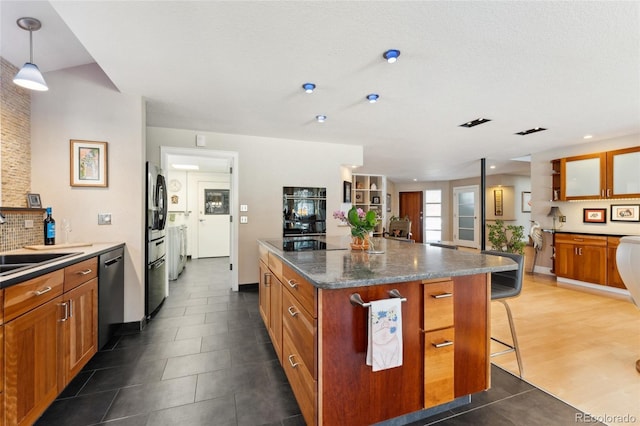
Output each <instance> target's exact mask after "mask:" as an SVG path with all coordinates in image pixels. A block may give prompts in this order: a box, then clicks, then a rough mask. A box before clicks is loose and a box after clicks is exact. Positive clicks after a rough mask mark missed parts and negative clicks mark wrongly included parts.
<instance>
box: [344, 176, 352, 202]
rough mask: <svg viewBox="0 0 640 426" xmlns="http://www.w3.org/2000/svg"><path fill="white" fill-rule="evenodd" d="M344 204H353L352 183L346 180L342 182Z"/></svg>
mask: <svg viewBox="0 0 640 426" xmlns="http://www.w3.org/2000/svg"><path fill="white" fill-rule="evenodd" d="M342 202H343V203H350V202H351V182H349V181H347V180H345V181H343V182H342Z"/></svg>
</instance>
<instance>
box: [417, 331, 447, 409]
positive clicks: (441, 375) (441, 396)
mask: <svg viewBox="0 0 640 426" xmlns="http://www.w3.org/2000/svg"><path fill="white" fill-rule="evenodd" d="M453 338H454V329H453V327H450V328H446V329H444V330H437V331H431V332H429V333H425V335H424V407H425V408H429V407H433V406H436V405H439V404H443V403H445V402H449V401H452V400H453V398H454V373H453V366H454V364H453V357H454V341H453Z"/></svg>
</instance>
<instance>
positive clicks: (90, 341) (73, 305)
mask: <svg viewBox="0 0 640 426" xmlns="http://www.w3.org/2000/svg"><path fill="white" fill-rule="evenodd" d="M62 307H63V310H64V312H63V315H64V317H63V318H62V320H61V324H62V347H61V348H62V352H63V355H62V359H61V361H62V366H61V369H60V374H59V379H60V383H59V390H60V391H62V390H63V389H64V388H65V386H67V384H69V382H70V381H71V379H73V378H74V377H75V376H76V374H78V373H79V372H80V370H82V367H84V366H85V365H86V364H87V362H89V360H90V359H91V357H92V356H93V355H94V354H95V353H96V352H97V351H98V279H97V278H93V279H91V280H89V281H88V282H86V283H84V284H82V285H80V286H77V287H75V288H74V289H73V290H71V291H69V292H67V293H65V294H64V296H63V302H62Z"/></svg>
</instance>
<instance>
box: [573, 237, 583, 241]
mask: <svg viewBox="0 0 640 426" xmlns="http://www.w3.org/2000/svg"><path fill="white" fill-rule="evenodd" d="M573 241H584V238H574V239H573Z"/></svg>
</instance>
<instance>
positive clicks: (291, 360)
mask: <svg viewBox="0 0 640 426" xmlns="http://www.w3.org/2000/svg"><path fill="white" fill-rule="evenodd" d="M294 356H295V355H289V364H291V367H292V368H296V367H297V366H299V365H300V363H299V362H293V357H294Z"/></svg>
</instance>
